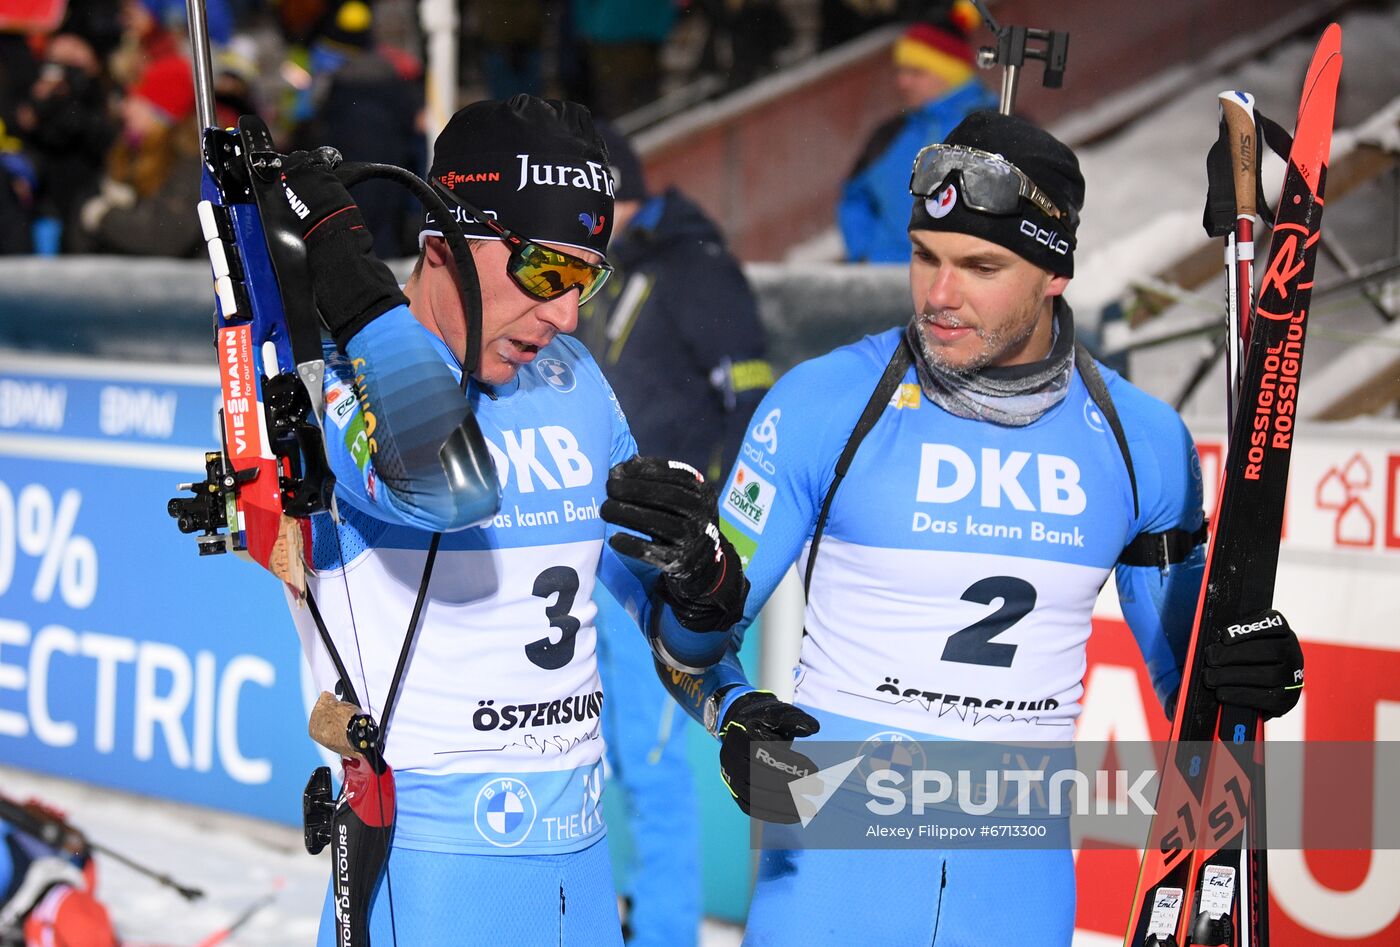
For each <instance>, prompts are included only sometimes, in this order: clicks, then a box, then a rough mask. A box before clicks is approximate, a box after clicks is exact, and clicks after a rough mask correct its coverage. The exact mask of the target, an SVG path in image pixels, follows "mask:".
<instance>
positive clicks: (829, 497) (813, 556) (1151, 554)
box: [802, 334, 1207, 595]
mask: <svg viewBox="0 0 1400 947" xmlns="http://www.w3.org/2000/svg"><path fill="white" fill-rule="evenodd" d="M912 364H914V353H913V350H912V349H911V348H910V347H909V339H908V337H907V336H905V335H902V334H901V335H900V338H899V344H898V345H896V346H895V349H894V353H893V354H892V355H891V356H890V361H889V364H888V365H886V366H885V372H884V374H883V375H881V376H880V381H879V382H878V383H877V384H876V385H875V390H874V391H873V392H871V394H870V400H869V401H867V402H866V404H865V409H864V410H863V411H862V412H861V414H860V419H859V420H857V421H856V426H855V428H854V429H852V431H851V436H850V438H849V439H848V440H847V441H846V446H845V448H844V449H843V450H842V451H841V456H840V458H838V459H837V461H836V472H835V476H834V477H833V478H832V481H831V486H830V487H829V488H828V489H827V491H826V497H825V498H824V499H823V500H822V508H821V512H820V513H819V514H818V515H817V524H816V527H815V529H813V531H812V545H811V547H810V548H809V549H808V551H807V569H806V571H805V574H804V575H803V578H802V591H803V594H804V595H808V594H810V591H811V588H812V572H813V570H814V569H815V568H816V564H817V549H818V547H819V546H820V545H821V541H822V534H823V533H824V532H825V531H826V521H827V517H828V516H830V514H831V504H832V502H833V501H834V500H835V499H836V491H837V490H838V489H839V488H840V486H841V481H842V480H844V479H845V478H846V473H847V471H849V470H850V469H851V462H852V461H853V460H854V459H855V456H856V450H857V449H859V447H860V445H861V442H862V441H864V440H865V436H866V435H867V434H869V433H870V431H871V429H872V428H873V427H875V424H876V422H877V421H879V420H880V416H881V414H883V413H884V410H885V408H886V407H887V406H888V405H889V403H890V399H891V398H892V397H893V396H894V392H895V389H896V388H898V387H899V382H900V379H902V378H903V377H904V375H905V373H906V372H908V371H909V366H910V365H912ZM1074 365H1075V368H1077V369H1078V371H1079V377H1080V379H1081V380H1082V381H1083V382H1084V387H1086V388H1087V389H1089V397H1090V398H1091V399H1092V400H1093V402H1094V404H1095V405H1096V406H1097V407H1098V409H1099V411H1100V412H1102V414H1103V417H1104V420H1105V421H1107V422H1108V426H1109V429H1110V430H1111V431H1112V432H1113V439H1114V440H1115V441H1116V442H1117V443H1118V450H1119V452H1120V453H1121V454H1122V455H1123V463H1124V465H1125V466H1126V467H1127V469H1128V483H1129V484H1130V485H1131V486H1132V491H1133V518H1134V519H1136V518H1137V517H1138V516H1139V515H1141V511H1140V509H1139V505H1138V487H1137V473H1136V471H1134V469H1133V455H1132V453H1131V452H1130V451H1129V450H1128V437H1127V435H1126V434H1125V433H1124V432H1123V422H1122V421H1121V420H1120V419H1119V417H1118V409H1117V408H1115V407H1114V405H1113V398H1112V397H1111V396H1110V395H1109V393H1108V385H1107V384H1106V383H1105V382H1104V380H1103V375H1102V374H1100V372H1099V368H1098V365H1097V364H1096V363H1095V362H1094V357H1093V356H1092V355H1091V354H1090V353H1089V350H1088V349H1086V348H1085V347H1084V346H1083V345H1082V344H1081V343H1079V342H1077V341H1076V342H1075V343H1074ZM1206 535H1207V526H1206V524H1205V523H1202V524H1201V527H1200V529H1197V530H1195V531H1194V532H1192V531H1190V530H1184V529H1170V530H1167V531H1165V532H1161V533H1140V534H1138V535H1137V536H1135V537H1134V538H1133V540H1132V541H1131V542H1129V543H1128V545H1127V546H1125V547H1124V549H1123V552H1122V554H1121V555H1120V557H1119V559H1118V561H1119V562H1121V563H1123V564H1124V565H1130V566H1146V565H1154V566H1157V568H1159V569H1162V570H1165V569H1166V568H1167V566H1169V565H1171V564H1172V563H1176V562H1182V561H1184V560H1185V559H1186V558H1187V557H1188V556H1190V555H1191V551H1192V550H1194V549H1195V548H1196V547H1197V546H1199V545H1200V544H1201V543H1204V542H1205V541H1206Z"/></svg>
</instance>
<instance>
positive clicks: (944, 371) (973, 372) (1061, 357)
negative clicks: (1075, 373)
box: [906, 302, 1074, 427]
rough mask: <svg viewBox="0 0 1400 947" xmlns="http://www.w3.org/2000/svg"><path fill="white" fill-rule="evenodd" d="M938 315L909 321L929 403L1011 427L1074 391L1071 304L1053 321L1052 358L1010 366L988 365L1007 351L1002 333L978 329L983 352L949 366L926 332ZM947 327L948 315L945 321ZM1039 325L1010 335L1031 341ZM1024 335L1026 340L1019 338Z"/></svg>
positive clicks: (1018, 340) (916, 362) (1030, 419)
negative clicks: (1071, 388)
mask: <svg viewBox="0 0 1400 947" xmlns="http://www.w3.org/2000/svg"><path fill="white" fill-rule="evenodd" d="M930 318H933V317H930V316H925V315H922V314H916V315H915V316H914V318H913V319H912V320H910V322H909V328H908V329H907V330H906V335H907V336H908V338H909V342H910V343H911V345H912V347H913V349H914V352H915V354H916V355H917V358H915V359H914V367H915V368H916V370H917V371H918V374H919V386H920V387H921V388H923V390H924V394H926V395H928V397H929V400H931V401H932V402H933V403H934V404H936V405H938V406H939V407H941V408H943V409H944V410H945V411H947V412H949V413H950V414H955V415H957V416H958V417H961V418H969V419H972V420H985V421H991V422H993V423H995V424H1002V425H1006V426H1008V427H1024V426H1025V425H1027V424H1030V423H1031V422H1033V421H1035V420H1037V419H1039V418H1040V417H1041V416H1042V415H1044V414H1045V412H1047V411H1049V410H1050V409H1051V408H1053V407H1054V406H1055V405H1057V404H1059V403H1060V402H1061V401H1062V400H1064V397H1065V395H1066V394H1067V393H1068V392H1069V380H1070V376H1071V373H1072V369H1073V367H1074V319H1073V316H1072V315H1071V313H1070V309H1069V306H1067V305H1064V304H1063V303H1060V302H1057V303H1056V306H1055V315H1054V323H1053V332H1054V338H1053V342H1052V343H1051V346H1050V354H1049V355H1048V356H1047V357H1046V358H1044V359H1041V360H1040V361H1038V362H1032V363H1030V364H1028V365H1012V366H1007V367H1004V368H994V367H988V363H989V362H990V361H991V359H992V358H994V357H995V356H996V355H997V354H999V353H1001V352H1004V351H1007V350H1008V348H1009V347H1010V346H1004V345H1003V344H1002V342H1003V340H1002V338H1000V337H999V336H1001V335H1002V333H999V332H996V331H987V330H983V329H978V330H976V333H977V337H978V338H979V339H982V340H983V341H984V342H985V343H987V344H986V346H985V348H984V350H983V352H981V353H979V355H978V356H977V357H976V358H974V359H973V360H972V362H971V363H969V364H966V365H962V366H958V367H956V368H954V367H952V366H949V365H948V364H947V361H946V359H944V358H942V357H941V353H940V352H939V351H938V349H937V347H936V346H933V345H930V344H929V342H928V337H927V334H926V333H925V332H924V331H923V325H924V322H925V320H927V319H930ZM944 324H947V317H946V316H945V317H944ZM1034 329H1035V324H1034V323H1031V324H1030V327H1029V328H1028V329H1023V328H1022V327H1021V326H1016V327H1014V330H1015V331H1014V334H1013V332H1011V331H1008V332H1006V333H1005V335H1006V338H1007V339H1009V340H1010V341H1011V343H1012V345H1013V346H1014V345H1016V344H1020V343H1023V342H1024V341H1025V339H1026V338H1029V336H1030V333H1031V332H1032V331H1034ZM1022 332H1024V334H1025V335H1024V337H1023V338H1018V337H1017V336H1019V335H1020V334H1021V333H1022Z"/></svg>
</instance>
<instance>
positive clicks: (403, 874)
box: [316, 838, 622, 947]
mask: <svg viewBox="0 0 1400 947" xmlns="http://www.w3.org/2000/svg"><path fill="white" fill-rule="evenodd" d="M388 880H389V884H385V883H382V882H381V883H380V885H379V890H378V891H377V892H376V893H375V899H374V907H373V909H372V910H371V913H370V940H371V942H373V943H374V944H384V945H388V944H394V943H398V944H402V945H405V947H407V945H409V944H412V945H414V947H433V945H438V944H444V945H445V944H452V945H469V944H483V945H493V947H494V945H503V944H509V945H520V947H532V945H536V944H539V945H549V947H555V945H561V947H575V945H576V947H593V945H595V944H596V945H603V947H612V945H616V947H620V945H621V944H622V930H621V926H620V925H619V923H618V918H617V899H616V896H615V895H614V894H613V881H612V862H611V860H610V859H609V857H608V842H607V839H606V838H604V839H602V840H601V841H598V842H595V843H594V844H593V845H591V846H589V847H588V848H585V849H583V850H582V851H579V852H569V853H567V854H563V855H459V854H445V853H441V852H418V851H411V850H408V849H401V848H395V849H393V850H391V852H390V854H389V871H388ZM390 884H392V886H393V911H392V914H393V923H392V930H391V924H390V906H389V902H390V897H389V885H390ZM316 943H317V947H335V909H334V908H333V907H332V906H331V899H330V894H329V891H328V892H327V896H326V904H325V908H324V909H323V910H322V911H321V930H320V936H319V937H318V938H317V940H316Z"/></svg>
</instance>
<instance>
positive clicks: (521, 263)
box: [453, 197, 613, 305]
mask: <svg viewBox="0 0 1400 947" xmlns="http://www.w3.org/2000/svg"><path fill="white" fill-rule="evenodd" d="M453 200H454V201H456V203H458V204H461V205H462V208H463V209H464V210H466V211H467V213H469V214H471V216H472V218H473V219H474V220H475V221H476V222H477V223H479V224H481V226H483V227H485V228H486V229H487V230H489V231H491V232H492V233H493V234H495V235H496V236H497V237H498V238H500V240H501V242H502V243H504V244H505V245H506V246H507V247H509V248H510V259H509V260H507V261H506V272H507V273H509V274H510V278H511V279H513V280H515V285H517V286H519V287H520V288H521V289H523V290H524V291H525V292H527V293H529V294H530V295H531V296H534V297H535V298H536V299H542V300H545V301H548V300H551V299H558V298H559V297H560V296H563V295H564V294H565V293H567V292H569V291H570V290H573V289H577V290H578V301H579V305H582V304H584V303H586V302H588V300H590V299H592V298H593V297H594V296H595V295H597V293H598V290H600V289H602V288H603V284H604V283H606V282H607V281H608V277H609V276H611V275H612V271H613V268H612V266H611V265H610V264H608V263H589V262H588V261H587V260H581V259H579V258H578V257H576V256H574V255H572V254H569V253H565V252H563V251H562V250H555V249H553V248H551V247H547V246H545V245H544V244H541V243H536V242H535V241H533V240H530V239H529V238H527V237H522V236H520V235H519V234H518V233H515V232H514V231H510V230H507V229H506V228H504V227H502V226H501V225H500V224H498V223H496V221H495V220H494V219H492V217H491V216H490V215H489V214H487V213H485V212H483V211H480V210H477V209H476V208H475V207H472V206H471V205H470V204H467V203H466V202H465V201H463V200H461V199H460V198H457V197H454V198H453Z"/></svg>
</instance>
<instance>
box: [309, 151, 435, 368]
mask: <svg viewBox="0 0 1400 947" xmlns="http://www.w3.org/2000/svg"><path fill="white" fill-rule="evenodd" d="M338 161H339V155H337V154H336V153H335V151H334V149H331V148H317V149H316V150H315V151H310V152H307V151H296V152H293V153H292V154H290V155H287V156H286V157H285V158H283V159H282V184H283V186H284V193H285V194H286V197H287V203H288V204H289V205H290V206H291V208H292V213H294V214H295V215H296V217H297V219H298V220H300V221H301V227H302V239H303V240H305V241H306V262H307V265H308V267H309V268H310V270H311V288H312V290H313V291H314V292H315V294H316V308H317V309H319V310H320V312H321V321H322V322H324V323H325V325H326V328H327V329H329V330H330V332H331V335H332V336H333V337H334V338H335V343H336V345H338V346H340V350H341V351H342V352H343V351H345V345H346V343H347V342H349V341H350V339H351V338H352V337H353V336H354V335H355V333H356V332H359V331H360V330H361V329H363V328H364V327H365V326H366V325H368V324H369V323H370V322H371V321H373V320H374V319H377V318H379V317H380V316H382V315H383V314H384V313H386V312H388V311H389V310H390V309H393V308H394V307H395V306H399V305H403V306H406V305H408V299H407V297H405V296H404V294H403V291H402V290H400V289H399V282H398V280H396V279H394V274H393V273H392V272H390V270H389V268H388V267H387V266H385V265H384V263H383V262H382V261H380V259H379V258H378V257H376V256H375V255H374V238H373V237H372V236H371V235H370V232H369V230H368V228H366V227H365V219H364V217H363V216H361V214H360V208H359V207H358V206H357V205H356V204H355V199H354V198H353V197H351V196H350V192H349V191H347V190H346V189H345V185H343V184H341V183H340V179H339V178H337V177H336V176H335V173H334V172H333V171H332V170H331V169H332V168H333V167H334V165H335V164H336V163H337V162H338Z"/></svg>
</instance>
